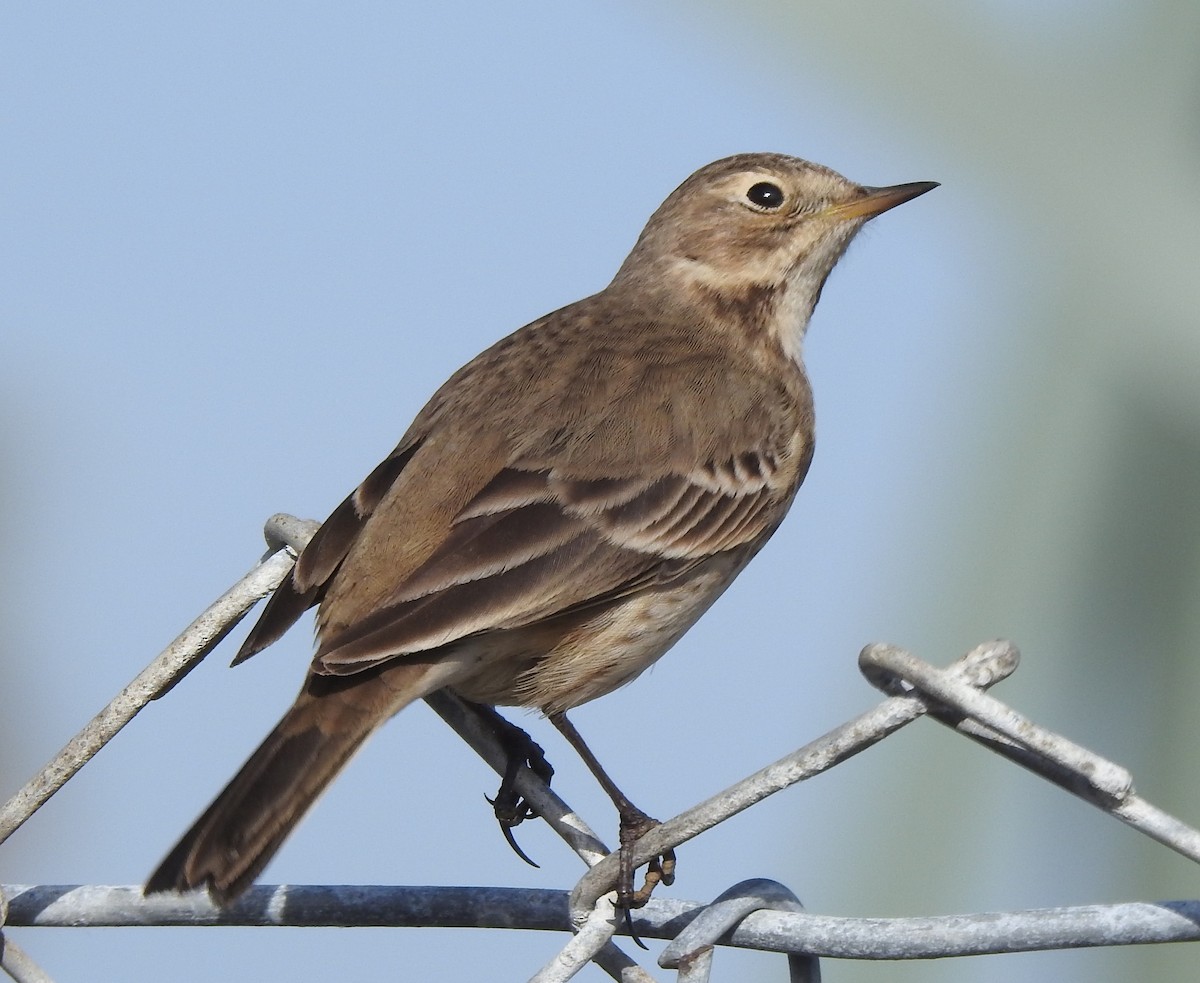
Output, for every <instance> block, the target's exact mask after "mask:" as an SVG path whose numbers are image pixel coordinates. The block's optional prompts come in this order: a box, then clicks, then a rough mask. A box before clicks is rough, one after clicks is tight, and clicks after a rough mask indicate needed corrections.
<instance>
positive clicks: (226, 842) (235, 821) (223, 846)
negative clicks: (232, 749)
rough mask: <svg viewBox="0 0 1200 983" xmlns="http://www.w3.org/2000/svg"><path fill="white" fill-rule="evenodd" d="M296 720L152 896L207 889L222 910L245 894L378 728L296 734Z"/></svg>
mask: <svg viewBox="0 0 1200 983" xmlns="http://www.w3.org/2000/svg"><path fill="white" fill-rule="evenodd" d="M293 712H294V711H289V713H288V715H287V716H285V717H284V718H283V720H282V721H280V723H279V726H277V727H276V728H275V730H274V731H272V732H271V734H270V736H269V737H267V739H266V740H265V741H264V742H263V743H262V744H261V745H260V746H259V748H258V750H257V751H255V752H254V754H252V755H251V756H250V759H249V760H248V761H247V762H246V764H245V765H243V766H242V769H241V771H239V772H238V773H237V775H235V776H234V778H233V780H232V781H231V782H230V783H229V784H228V785H226V786H225V789H224V790H223V791H222V792H221V794H220V795H218V796H217V798H216V799H215V800H214V802H213V803H212V805H210V806H209V807H208V809H207V810H205V812H204V814H203V815H202V816H201V817H200V818H199V819H198V820H196V822H195V824H194V825H193V826H192V828H191V829H189V830H188V831H187V832H186V833H185V834H184V835H183V838H182V839H181V840H180V841H179V843H178V844H177V845H176V846H175V848H174V849H173V850H172V851H171V852H170V853H169V854H167V857H166V859H165V860H163V862H162V863H161V864H160V865H159V867H158V869H157V870H156V871H155V872H154V873H153V874H152V875H151V876H150V879H149V880H148V881H147V882H146V889H145V890H146V893H147V894H153V893H155V892H157V891H187V890H191V889H192V888H197V887H207V888H208V891H209V894H211V895H212V897H213V899H214V900H215V901H216V902H217V903H218V904H226V903H228V902H230V901H232V900H233V899H234V898H236V897H237V896H238V895H239V894H241V893H242V892H243V891H245V890H246V888H248V887H249V886H250V885H251V884H253V883H254V879H255V878H256V877H258V875H259V874H260V873H261V872H262V870H263V868H264V867H266V865H267V864H268V863H269V862H270V860H271V858H272V857H273V856H274V855H275V852H276V851H277V850H278V849H279V847H280V846H281V845H282V843H283V841H284V839H285V838H286V837H287V836H288V834H289V833H290V832H291V831H292V830H293V829H294V828H295V827H296V824H297V823H299V822H300V820H301V819H302V818H304V815H305V813H307V812H308V810H309V808H310V807H311V806H312V804H313V803H314V802H316V800H317V798H318V796H320V794H321V793H322V792H323V791H324V790H325V788H326V787H327V786H328V785H329V783H330V782H331V781H333V779H334V777H335V776H336V775H337V773H338V772H339V771H341V769H342V767H343V765H345V763H346V762H347V761H348V760H349V759H350V757H351V755H353V754H354V752H355V751H356V750H358V748H359V746H361V744H362V743H363V741H364V740H366V738H367V736H368V735H369V734H370V732H371V730H373V729H374V728H373V726H372V727H368V726H362V727H359V728H355V729H353V730H348V729H347V730H341V731H339V732H336V733H323V732H322V731H321V728H320V727H319V725H316V724H313V725H311V726H307V727H304V728H303V729H302V730H296V729H295V721H294V718H293Z"/></svg>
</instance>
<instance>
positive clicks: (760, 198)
mask: <svg viewBox="0 0 1200 983" xmlns="http://www.w3.org/2000/svg"><path fill="white" fill-rule="evenodd" d="M783 199H784V194H783V189H782V188H781V187H779V185H777V184H772V183H771V182H770V181H759V182H758V183H757V184H752V185H751V186H750V190H749V191H747V192H746V200H747V201H748V202H750V204H751V205H753V206H754V207H755V208H761V209H763V211H768V212H773V211H774V210H775V209H777V208H779V207H780V206H781V205H782V204H783Z"/></svg>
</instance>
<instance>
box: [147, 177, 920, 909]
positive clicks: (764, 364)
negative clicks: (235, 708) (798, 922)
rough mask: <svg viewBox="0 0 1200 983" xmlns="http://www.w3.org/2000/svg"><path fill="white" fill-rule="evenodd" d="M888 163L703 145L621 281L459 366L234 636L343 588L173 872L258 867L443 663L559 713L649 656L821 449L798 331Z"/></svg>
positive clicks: (715, 589)
mask: <svg viewBox="0 0 1200 983" xmlns="http://www.w3.org/2000/svg"><path fill="white" fill-rule="evenodd" d="M932 187H934V185H932V184H913V185H902V186H898V187H896V188H884V189H870V188H864V187H861V186H859V185H856V184H854V183H852V182H850V181H848V180H846V179H845V178H843V177H841V176H839V175H837V174H835V173H834V172H833V171H830V170H828V169H827V168H824V167H820V166H819V165H815V164H810V163H808V162H806V161H802V160H799V159H796V158H793V157H785V156H782V155H778V154H744V155H740V156H736V157H730V158H727V159H725V160H721V161H717V162H716V163H714V164H710V165H708V166H707V167H704V168H702V169H701V170H699V171H697V172H696V173H695V174H693V175H692V176H691V177H690V178H688V179H687V180H686V181H685V182H684V183H683V184H682V185H681V186H680V187H679V188H677V189H676V190H675V192H673V193H672V194H671V195H670V197H668V198H667V200H666V201H665V202H664V203H663V205H662V206H661V207H660V208H659V209H658V210H657V211H656V212H655V213H654V215H653V216H652V217H651V219H650V221H649V223H648V224H647V225H646V228H645V230H644V231H643V232H642V234H641V236H640V237H639V239H638V241H637V244H636V245H635V246H634V248H633V251H632V252H631V253H630V255H629V257H628V259H626V261H625V263H624V264H623V265H622V266H621V268H620V270H619V271H618V273H617V275H616V277H615V279H614V280H613V281H612V283H611V284H610V285H609V286H608V287H607V288H605V289H604V290H603V291H601V292H600V293H598V294H595V295H594V296H592V297H589V298H587V299H585V300H582V301H579V302H578V303H576V304H572V305H570V306H568V307H565V308H563V309H561V310H559V311H556V312H555V313H553V314H550V315H547V316H546V317H544V318H542V319H540V320H538V321H535V322H534V323H532V324H530V325H527V326H526V327H524V328H521V329H520V330H519V331H517V332H515V333H514V334H511V335H509V336H508V337H507V338H504V339H503V340H501V341H499V342H497V343H496V344H495V345H493V346H492V347H491V348H489V349H488V350H487V351H485V352H483V353H482V354H481V355H479V356H478V357H476V358H475V359H473V360H472V361H471V362H470V363H468V364H467V365H466V366H464V367H463V368H462V369H460V370H459V371H458V372H456V373H455V374H454V375H453V376H452V377H451V378H450V380H449V381H448V382H447V383H446V384H445V385H443V386H442V387H441V388H440V389H439V390H438V391H437V393H436V394H435V395H434V396H433V398H432V399H431V400H430V401H429V403H428V405H426V407H425V408H424V409H423V410H422V411H421V413H420V414H419V415H418V416H417V418H416V420H415V421H414V422H413V424H412V426H411V427H410V428H409V430H408V432H407V433H406V434H405V435H404V437H403V439H402V440H401V441H400V443H399V445H398V446H397V447H396V449H395V450H394V451H393V452H392V454H391V455H390V456H389V457H388V458H387V460H385V461H384V462H383V463H382V464H381V465H380V466H379V467H378V468H376V469H375V470H374V471H373V472H372V473H371V474H370V476H369V477H368V478H367V479H366V480H365V481H364V482H363V483H362V484H361V485H360V486H359V487H358V488H357V489H356V490H355V491H354V493H353V494H352V495H350V497H349V498H347V499H346V500H345V501H344V502H343V503H342V504H341V505H339V506H338V507H337V509H335V510H334V512H333V514H332V515H331V516H330V517H329V519H328V520H327V521H326V522H325V524H324V525H323V526H322V527H321V529H320V530H319V531H318V532H317V534H316V535H315V536H314V537H313V539H312V541H311V542H310V543H309V545H308V546H307V548H305V550H304V551H303V553H302V554H301V556H300V558H299V560H298V562H297V563H296V567H295V569H294V571H293V573H292V576H291V578H290V579H289V580H287V581H285V582H284V584H283V585H282V586H281V587H280V589H279V590H278V591H277V592H276V593H275V595H274V596H273V597H272V598H271V599H270V601H269V602H268V604H267V606H266V608H265V610H264V611H263V614H262V616H261V618H260V619H259V621H258V624H257V625H256V626H255V627H254V629H253V631H251V633H250V635H249V637H248V638H247V639H246V642H245V643H244V644H243V646H242V648H241V650H240V652H239V653H238V657H237V659H236V660H235V661H242V660H243V659H246V658H249V657H250V656H251V655H253V654H255V653H256V652H258V651H261V650H262V649H263V648H265V647H266V646H267V645H270V644H271V643H272V642H274V641H275V640H276V639H278V638H279V637H280V636H281V635H282V634H283V633H284V632H285V631H287V629H288V628H289V627H291V625H292V624H293V623H294V622H295V621H296V619H297V618H299V617H300V615H301V614H302V613H303V612H304V611H305V610H307V609H308V608H309V607H311V606H313V605H314V604H315V605H319V609H318V615H317V638H318V643H317V652H316V656H315V658H314V660H313V663H312V667H311V670H310V671H309V673H308V676H307V678H306V679H305V682H304V686H303V688H302V690H301V692H300V695H299V697H298V698H297V700H296V703H295V705H294V706H293V707H292V708H291V709H290V710H289V711H288V712H287V713H286V714H285V715H284V717H283V719H282V720H281V721H280V723H279V724H278V726H277V727H276V728H275V730H274V731H272V733H271V734H270V736H268V738H267V739H266V741H265V742H264V743H263V744H262V746H261V747H260V748H259V749H258V750H257V751H256V752H255V753H254V754H253V755H252V756H251V758H250V760H249V761H248V762H247V763H246V765H245V766H244V767H243V768H242V770H241V771H240V772H239V773H238V774H237V775H236V776H235V777H234V779H233V780H232V781H231V782H230V784H229V785H228V786H227V787H226V789H225V790H224V791H223V792H222V793H221V794H220V795H219V796H218V797H217V799H216V801H215V802H214V803H213V804H212V805H211V806H210V807H209V809H208V811H207V812H205V813H204V815H203V816H201V817H200V819H199V820H198V821H197V822H196V824H195V825H194V826H193V827H192V829H191V830H189V831H188V833H187V834H186V835H185V836H184V837H183V839H182V840H181V841H180V843H179V844H178V845H177V846H176V847H175V849H174V850H173V851H172V852H171V853H170V854H169V855H168V856H167V858H166V859H165V860H164V861H163V863H162V865H161V866H160V867H159V868H158V870H157V871H156V872H155V873H154V874H153V876H152V877H151V878H150V881H149V883H148V884H147V886H146V889H147V891H161V890H185V889H188V888H193V887H199V886H207V888H208V889H209V891H210V892H211V894H212V895H213V896H214V897H215V898H216V899H217V900H218V901H221V902H225V901H228V900H230V899H232V898H234V897H236V896H237V895H238V894H239V893H241V892H242V891H243V890H245V889H246V888H247V887H248V886H249V885H250V884H251V883H252V882H253V880H254V878H255V877H256V876H257V875H258V873H259V872H260V871H261V870H262V868H263V867H264V866H265V865H266V864H267V862H268V861H269V860H270V859H271V857H272V856H273V855H274V853H275V851H276V850H277V849H278V848H279V846H280V844H281V843H282V842H283V840H284V838H285V837H286V836H287V835H288V833H289V832H290V831H291V829H292V828H293V827H294V826H295V824H296V823H297V822H298V821H299V820H300V818H301V817H302V816H303V815H304V813H305V812H306V811H307V809H308V808H309V806H311V804H312V803H313V801H314V800H315V799H316V797H317V796H318V795H319V794H320V793H321V792H322V791H323V790H324V788H325V787H326V786H327V785H328V783H329V782H330V781H331V780H332V779H333V778H334V776H335V775H336V774H337V773H338V771H339V770H340V769H341V767H342V766H343V765H344V764H345V762H346V761H347V760H348V759H349V757H350V756H351V755H352V754H353V753H354V751H355V750H356V749H357V748H358V747H359V746H360V745H361V744H362V742H363V741H364V740H365V739H366V738H367V737H368V736H369V735H370V734H371V733H372V732H373V731H374V730H375V728H377V727H378V726H379V725H380V724H382V723H383V722H384V721H385V720H387V719H388V718H389V717H390V716H392V715H393V714H394V713H396V712H397V711H399V710H401V709H403V708H404V707H405V706H407V705H408V704H409V703H411V702H412V701H413V700H416V699H419V698H421V697H423V696H425V695H427V694H428V693H430V692H432V691H434V690H436V689H439V688H441V687H450V688H451V689H453V690H454V691H455V692H457V693H458V694H460V695H461V696H463V697H465V698H466V699H468V700H473V701H475V702H479V703H485V704H500V705H517V706H524V707H533V708H537V709H539V710H541V711H543V712H545V713H548V714H557V713H561V712H563V711H565V710H568V709H570V708H572V707H575V706H578V705H580V704H581V703H585V702H587V701H588V700H592V699H595V698H596V697H598V696H603V695H604V694H605V693H608V692H610V691H612V690H613V689H615V688H616V687H618V686H621V685H622V684H624V683H626V682H629V681H630V680H631V679H633V678H635V677H636V676H637V675H638V674H639V673H641V672H642V671H643V670H644V669H646V668H647V667H648V666H649V665H651V664H652V663H653V662H654V661H655V660H656V659H658V658H659V656H661V655H662V654H663V653H664V652H665V651H666V650H667V649H668V648H670V646H671V645H672V644H674V642H675V641H676V640H677V639H678V638H679V637H680V635H682V634H683V633H684V632H685V631H686V630H687V629H688V628H689V627H691V625H692V624H693V623H694V622H695V621H696V619H697V618H698V617H699V616H700V615H701V614H702V613H703V612H704V611H705V610H706V609H707V608H708V606H709V605H710V604H711V603H712V602H713V601H714V600H715V599H716V598H717V597H718V596H719V595H720V593H721V592H722V591H723V590H724V589H725V588H726V587H727V586H728V585H729V583H730V581H731V580H732V579H733V578H734V577H735V576H736V575H737V574H738V572H739V571H740V570H741V569H742V568H743V567H744V566H745V565H746V563H747V562H748V561H749V560H750V559H751V557H753V556H754V554H755V553H757V552H758V550H759V549H760V548H761V547H762V545H763V544H764V543H765V542H766V540H767V539H768V537H769V536H770V535H771V533H772V532H774V530H775V528H776V527H777V526H778V525H779V523H780V521H781V520H782V519H783V516H784V514H785V513H786V511H787V509H788V507H789V506H790V505H791V502H792V499H793V497H794V496H795V494H796V490H797V489H798V488H799V486H800V483H801V481H802V480H803V479H804V475H805V472H806V471H807V469H808V465H809V461H810V460H811V457H812V451H813V412H812V397H811V393H810V391H809V386H808V381H807V379H806V378H805V375H804V371H803V367H802V365H801V363H800V351H801V342H802V339H803V335H804V329H805V327H806V325H807V323H808V318H809V315H810V314H811V313H812V310H813V307H814V306H815V304H816V302H817V298H818V296H819V294H820V290H821V287H822V285H823V283H824V281H825V278H826V276H827V275H828V273H829V271H830V270H831V269H832V268H833V266H834V264H835V263H836V262H837V260H838V258H839V257H840V256H841V254H842V252H843V251H844V250H845V247H846V245H847V244H848V243H849V241H850V239H851V238H852V237H853V235H854V233H855V232H856V231H857V230H858V228H859V227H860V226H861V225H862V223H863V222H865V221H866V220H867V219H868V218H870V217H872V216H873V215H875V214H878V213H879V212H882V211H884V210H886V209H887V208H890V207H892V206H894V205H897V204H900V203H901V202H903V201H907V200H909V199H910V198H913V197H915V196H916V195H918V194H922V193H923V192H925V191H927V190H929V189H930V188H932Z"/></svg>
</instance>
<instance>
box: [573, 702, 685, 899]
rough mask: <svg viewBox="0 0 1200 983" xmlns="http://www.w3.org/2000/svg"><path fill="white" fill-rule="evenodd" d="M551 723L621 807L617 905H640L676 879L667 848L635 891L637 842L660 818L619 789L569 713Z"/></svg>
mask: <svg viewBox="0 0 1200 983" xmlns="http://www.w3.org/2000/svg"><path fill="white" fill-rule="evenodd" d="M550 723H552V724H554V726H555V727H556V728H558V731H559V733H560V734H562V736H563V737H565V738H566V739H567V742H568V743H569V744H570V745H571V747H573V748H574V749H575V750H576V751H577V752H578V753H579V756H580V757H581V758H582V759H583V763H584V764H585V765H587V766H588V770H589V771H591V773H592V774H593V775H595V776H596V781H598V782H599V783H600V787H601V788H602V789H604V791H605V792H606V793H608V797H609V798H610V799H612V803H613V805H614V806H616V807H617V814H618V815H619V816H620V817H621V834H620V836H621V850H620V854H619V858H620V866H619V868H618V874H617V905H618V906H619V907H622V908H624V909H625V910H626V911H628V910H629V909H631V908H640V907H642V905H644V904H645V903H646V902H647V901H649V900H650V895H651V893H653V891H654V888H655V887H656V886H657V885H658V884H659V882H660V881H661V882H662V883H663V884H666V885H668V886H669V885H670V884H672V883H673V882H674V880H675V851H674V850H667V851H666V852H665V853H664V854H663V855H662V856H661V857H655V858H654V859H653V860H652V861H650V865H649V867H648V869H647V870H646V880H645V881H644V882H643V883H642V886H641V887H640V888H638V889H637V890H634V887H633V873H634V870H633V847H634V844H635V843H637V841H638V840H639V839H641V838H642V836H644V835H645V834H646V833H648V832H650V830H652V829H653V828H654V827H655V826H658V825H660V823H659V821H658V820H657V819H654V818H652V817H650V816H648V815H646V813H644V812H642V810H641V809H639V808H638V807H637V806H635V805H634V804H633V803H632V802H630V801H629V797H628V796H626V795H625V793H624V792H622V791H621V790H620V789H619V788H617V786H616V783H615V782H613V780H612V779H611V778H609V777H608V773H607V772H605V770H604V769H603V768H602V767H601V766H600V762H599V761H597V760H596V756H595V755H594V754H592V749H591V748H589V747H588V746H587V744H585V743H584V740H583V738H582V737H581V736H580V734H579V731H577V730H576V729H575V725H574V724H573V723H571V721H569V720H568V719H567V715H566V714H565V713H552V714H550Z"/></svg>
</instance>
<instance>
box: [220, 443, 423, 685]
mask: <svg viewBox="0 0 1200 983" xmlns="http://www.w3.org/2000/svg"><path fill="white" fill-rule="evenodd" d="M419 447H420V441H413V442H411V443H409V444H401V445H400V447H398V448H396V450H395V451H393V452H392V453H391V454H390V455H388V457H387V458H386V459H385V460H384V461H383V463H382V464H380V465H379V467H377V468H376V469H375V470H374V471H372V472H371V473H370V474H369V475H367V477H366V480H364V481H363V482H362V484H360V485H359V486H358V487H357V488H356V489H354V491H353V492H352V493H351V494H350V495H349V496H348V497H347V498H346V499H345V501H343V502H342V504H341V505H339V506H338V507H337V508H336V509H334V510H333V512H332V513H331V514H330V516H329V518H328V519H326V520H325V522H324V523H322V524H321V528H320V529H318V530H317V531H316V533H314V534H313V537H312V539H310V540H309V541H308V545H307V546H305V547H304V549H303V550H302V551H301V553H300V557H299V559H298V560H297V561H296V565H295V567H293V568H292V574H291V576H290V577H288V578H286V579H285V580H284V581H283V583H282V584H280V585H279V588H278V589H277V590H276V591H275V593H274V594H272V595H271V598H270V600H268V601H267V606H266V607H265V608H264V609H263V613H262V614H261V615H260V616H259V619H258V622H257V623H256V624H255V626H254V628H253V629H252V630H251V631H250V634H249V635H247V636H246V640H245V641H244V642H243V643H242V647H241V648H240V649H238V654H237V656H236V657H235V658H234V660H233V664H234V665H237V664H238V663H240V662H245V661H246V659H248V658H250V657H251V656H252V655H256V654H257V653H259V652H261V651H262V650H263V649H265V648H266V647H267V646H268V645H271V644H272V643H274V642H276V641H278V640H279V639H280V638H281V637H282V636H283V634H284V632H286V631H287V630H288V629H289V628H291V627H292V625H294V624H295V623H296V621H297V620H298V619H299V618H300V616H301V615H302V614H304V612H305V611H307V610H308V609H309V608H310V607H312V606H313V605H314V604H316V603H318V602H319V601H320V600H321V597H322V595H323V594H324V591H325V586H326V584H328V583H329V580H330V578H331V577H332V576H333V575H334V573H336V572H337V569H338V567H339V566H341V563H342V561H343V560H344V559H345V558H346V554H347V552H349V550H350V547H351V545H352V544H353V543H354V541H355V539H356V538H357V537H358V534H359V533H360V532H361V531H362V528H363V526H364V525H365V524H366V522H367V520H368V519H369V518H370V517H371V515H372V514H373V513H374V512H375V509H376V507H377V506H378V505H379V503H380V502H381V501H382V500H383V498H384V496H385V495H386V494H387V493H388V491H389V490H390V489H391V487H392V485H393V484H394V483H395V481H396V479H397V478H398V477H399V476H400V472H402V471H403V470H404V467H405V465H407V464H408V462H409V461H410V460H411V459H412V456H413V454H415V453H416V451H417V449H418V448H419Z"/></svg>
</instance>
